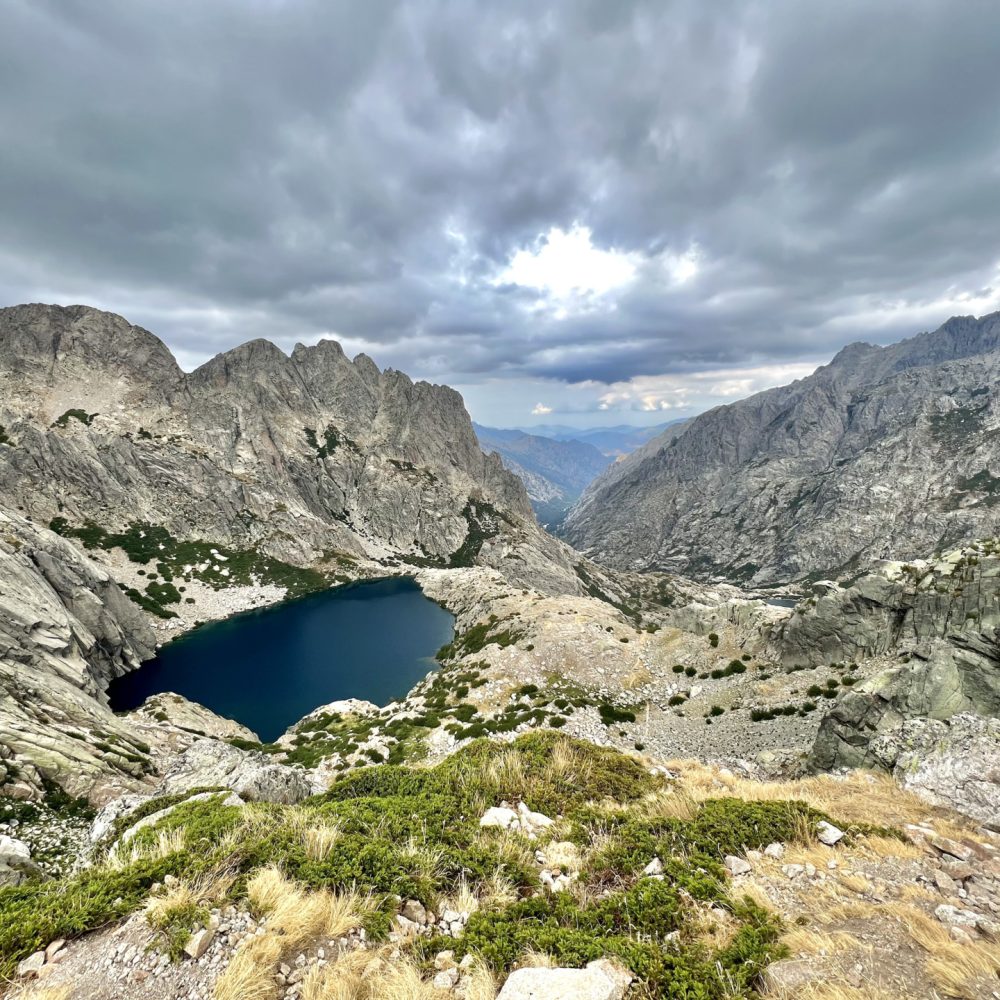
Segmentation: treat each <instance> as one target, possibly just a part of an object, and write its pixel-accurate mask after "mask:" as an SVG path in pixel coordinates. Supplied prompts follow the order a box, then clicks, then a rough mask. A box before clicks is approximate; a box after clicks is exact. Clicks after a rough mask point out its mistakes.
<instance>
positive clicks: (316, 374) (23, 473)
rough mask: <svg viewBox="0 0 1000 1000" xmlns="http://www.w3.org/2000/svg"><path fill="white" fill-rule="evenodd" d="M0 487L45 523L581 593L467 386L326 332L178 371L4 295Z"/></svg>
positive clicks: (71, 317)
mask: <svg viewBox="0 0 1000 1000" xmlns="http://www.w3.org/2000/svg"><path fill="white" fill-rule="evenodd" d="M0 426H2V427H3V436H2V437H0V441H5V442H6V444H5V445H3V444H0V498H4V499H6V500H7V502H9V503H10V504H11V505H12V506H15V507H16V508H18V509H20V510H22V511H24V512H25V513H27V514H30V515H31V516H32V517H33V518H34V519H35V520H36V521H38V522H41V523H48V522H49V521H50V520H51V519H52V518H53V517H56V516H59V517H61V518H63V519H65V522H66V523H67V524H68V525H69V526H70V528H74V527H76V526H79V525H81V524H84V523H85V522H87V521H94V522H96V523H97V524H99V525H100V526H102V527H105V528H107V529H109V530H111V529H118V530H120V529H121V528H124V527H126V526H127V525H128V524H130V523H137V522H145V523H150V524H155V525H162V526H164V527H166V528H167V529H168V530H169V531H170V532H171V533H172V534H173V535H175V536H176V537H178V538H181V539H187V538H201V539H206V540H211V541H218V542H220V543H225V544H227V545H230V546H233V547H235V548H238V549H241V550H245V549H255V550H259V551H260V552H262V553H265V554H266V555H268V556H272V557H275V558H278V559H281V560H284V561H287V562H290V563H293V564H296V565H300V566H310V565H316V564H317V563H318V562H320V561H321V560H322V559H323V558H324V556H327V557H329V556H331V555H342V556H353V557H361V558H367V559H377V560H383V561H388V562H400V561H401V562H406V561H412V562H415V563H417V564H420V565H427V564H431V565H443V566H444V565H449V564H452V563H455V562H456V560H458V561H461V562H462V563H463V564H472V563H481V564H486V565H494V566H497V567H498V568H500V569H501V570H502V571H504V572H507V573H509V574H510V577H511V579H512V580H513V581H515V582H517V583H521V584H522V585H529V584H538V585H540V586H542V587H544V588H548V589H556V590H560V589H561V590H564V591H569V592H575V591H576V590H577V588H578V583H577V581H576V577H575V576H574V574H573V572H572V568H571V565H572V557H571V556H570V555H569V554H568V552H567V550H566V549H565V547H564V546H561V545H559V544H558V543H556V542H554V541H553V540H551V539H549V538H547V537H546V536H544V534H543V533H542V532H541V531H540V529H539V528H538V526H537V523H536V522H535V520H534V517H533V515H532V512H531V507H530V504H529V501H528V498H527V495H526V494H525V491H524V488H523V486H522V485H521V483H520V482H519V481H518V479H517V478H516V477H515V476H514V475H512V474H511V473H509V472H507V471H506V470H505V469H504V468H503V467H502V465H501V463H500V460H499V459H498V458H497V457H496V456H486V455H484V454H483V453H482V452H481V450H480V448H479V446H478V442H477V440H476V436H475V433H474V431H473V429H472V424H471V421H470V420H469V417H468V414H467V413H466V411H465V408H464V406H463V403H462V399H461V397H460V396H459V395H458V393H456V392H454V391H453V390H452V389H449V388H447V387H444V386H433V385H429V384H427V383H425V382H416V383H414V382H413V381H411V380H410V379H409V378H408V377H407V376H406V375H403V374H402V373H400V372H396V371H391V370H390V371H386V372H380V371H379V370H378V368H377V367H376V366H375V364H374V363H373V362H372V361H371V360H370V359H369V358H367V357H365V356H364V355H361V356H359V357H358V358H356V359H354V361H351V360H349V359H348V358H347V357H345V355H344V353H343V351H342V350H341V348H340V346H339V345H338V344H336V343H334V342H332V341H324V342H322V343H320V344H318V345H317V346H315V347H303V346H301V345H300V346H298V347H297V348H296V349H295V351H294V352H293V353H292V355H291V357H287V356H286V355H284V354H283V353H282V352H281V351H280V350H279V349H278V348H276V347H275V346H273V345H272V344H270V343H268V342H266V341H253V342H251V343H247V344H244V345H242V346H240V347H238V348H236V349H234V350H232V351H229V352H227V353H225V354H222V355H219V356H218V357H216V358H214V359H213V360H211V361H210V362H208V363H207V364H205V365H203V366H202V367H201V368H199V369H198V370H197V371H195V372H193V373H191V374H185V373H184V372H182V371H181V370H180V369H179V367H178V366H177V364H176V362H175V361H174V359H173V358H172V356H171V355H170V352H169V351H168V350H167V348H166V347H165V346H164V345H163V344H162V343H161V342H160V341H159V340H158V339H157V338H156V337H155V336H153V335H152V334H151V333H149V332H148V331H146V330H143V329H141V328H139V327H135V326H132V325H131V324H129V323H128V322H127V321H125V320H124V319H122V318H121V317H118V316H114V315H111V314H108V313H103V312H99V311H97V310H94V309H89V308H87V307H83V306H73V307H69V308H61V307H56V306H40V305H31V306H18V307H14V308H10V309H3V310H0Z"/></svg>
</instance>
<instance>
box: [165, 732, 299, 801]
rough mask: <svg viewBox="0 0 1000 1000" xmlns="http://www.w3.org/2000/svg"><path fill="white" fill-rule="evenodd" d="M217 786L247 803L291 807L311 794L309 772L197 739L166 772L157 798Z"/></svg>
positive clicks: (260, 755) (253, 753) (226, 744)
mask: <svg viewBox="0 0 1000 1000" xmlns="http://www.w3.org/2000/svg"><path fill="white" fill-rule="evenodd" d="M215 785H218V786H219V787H221V788H229V789H231V790H232V791H234V792H236V794H237V795H239V796H240V798H242V799H244V800H246V801H248V802H280V803H284V804H286V805H290V804H292V803H295V802H301V801H302V800H303V799H305V798H307V797H308V796H309V795H310V794H311V791H312V789H311V786H310V783H309V778H308V776H307V775H306V773H305V772H304V771H303V770H301V769H300V768H295V767H289V766H287V765H285V764H278V763H275V762H274V761H273V760H272V759H271V758H270V757H268V755H267V754H264V753H257V752H255V751H248V750H239V749H237V748H236V747H233V746H230V745H229V744H228V743H220V742H218V741H216V740H198V741H197V742H195V743H192V744H191V746H190V747H188V748H187V750H185V751H184V753H183V754H181V756H180V757H179V758H178V759H177V761H176V762H175V763H174V764H173V765H172V766H171V768H170V770H169V771H167V773H166V775H165V776H164V778H163V780H162V781H161V782H160V784H159V786H158V787H157V789H156V792H155V794H157V795H175V794H177V793H178V792H187V791H190V790H191V789H193V788H199V787H202V788H204V787H205V786H209V787H211V786H215Z"/></svg>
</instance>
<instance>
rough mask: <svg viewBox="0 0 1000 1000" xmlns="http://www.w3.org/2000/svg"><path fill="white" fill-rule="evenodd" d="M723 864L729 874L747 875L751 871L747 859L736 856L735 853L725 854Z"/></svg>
mask: <svg viewBox="0 0 1000 1000" xmlns="http://www.w3.org/2000/svg"><path fill="white" fill-rule="evenodd" d="M724 864H725V866H726V871H728V872H729V874H730V875H749V874H750V872H751V871H753V869H752V867H751V866H750V863H749V862H748V861H744V860H743V858H738V857H736V855H735V854H727V855H726V859H725V861H724Z"/></svg>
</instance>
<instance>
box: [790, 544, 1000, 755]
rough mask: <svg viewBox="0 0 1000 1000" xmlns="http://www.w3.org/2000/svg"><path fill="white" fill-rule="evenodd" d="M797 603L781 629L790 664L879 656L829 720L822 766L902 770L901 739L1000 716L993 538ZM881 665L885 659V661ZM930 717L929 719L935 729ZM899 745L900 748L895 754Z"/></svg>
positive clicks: (999, 592)
mask: <svg viewBox="0 0 1000 1000" xmlns="http://www.w3.org/2000/svg"><path fill="white" fill-rule="evenodd" d="M821 589H822V593H820V594H819V595H817V596H816V597H813V598H810V599H807V600H805V601H803V602H802V603H800V604H799V606H798V607H797V608H795V610H794V611H793V612H792V614H791V615H790V616H789V617H787V618H786V619H785V620H784V621H783V622H781V623H779V624H778V625H777V626H775V628H774V632H773V640H774V646H775V652H776V655H777V657H778V658H780V659H781V661H782V662H783V663H784V664H785V665H786V666H788V667H791V668H797V667H804V666H814V665H818V664H821V663H825V662H836V661H840V662H844V661H847V660H865V659H871V658H880V660H881V662H884V663H885V664H886V665H885V668H884V669H883V670H881V671H879V672H877V673H875V674H874V675H872V676H870V677H869V678H868V679H867V680H865V681H864V682H862V683H860V684H858V685H856V686H855V687H854V688H853V689H851V690H849V691H847V692H846V693H845V694H843V695H842V696H841V697H840V699H839V700H838V701H837V703H836V704H835V705H834V706H833V708H832V709H831V711H830V712H829V713H828V714H827V715H826V717H825V718H824V719H823V721H822V723H821V725H820V729H819V733H818V735H817V738H816V743H815V746H814V748H813V753H812V759H813V762H814V763H815V765H816V766H818V767H820V768H834V767H880V768H886V769H892V768H894V767H896V764H897V758H898V757H899V748H898V747H896V743H895V741H896V740H897V739H898V738H899V736H900V734H902V733H908V732H911V729H910V728H908V727H910V725H911V722H914V720H916V723H915V724H916V726H917V728H916V729H914V730H912V731H913V732H918V731H920V726H923V725H925V724H927V725H929V724H930V722H934V723H946V722H948V720H950V719H952V718H953V717H955V716H958V715H959V714H960V713H970V714H972V715H974V716H978V717H983V718H988V717H991V716H996V715H1000V556H998V553H997V547H996V544H995V543H994V542H992V541H989V542H981V543H977V544H975V545H973V546H969V547H966V548H963V549H959V550H956V551H954V552H949V553H947V554H945V555H944V556H942V557H941V558H940V559H938V560H936V561H934V562H923V561H918V562H915V563H912V564H906V565H902V564H898V563H882V564H880V565H879V566H878V567H877V572H873V573H871V574H869V575H868V576H865V577H863V578H862V579H860V580H858V581H857V582H856V583H854V584H853V585H851V586H849V587H847V588H844V589H841V588H838V587H834V586H831V585H826V586H824V587H823V588H821ZM876 662H879V660H878V659H877V660H876ZM928 720H930V722H928ZM894 747H895V749H894Z"/></svg>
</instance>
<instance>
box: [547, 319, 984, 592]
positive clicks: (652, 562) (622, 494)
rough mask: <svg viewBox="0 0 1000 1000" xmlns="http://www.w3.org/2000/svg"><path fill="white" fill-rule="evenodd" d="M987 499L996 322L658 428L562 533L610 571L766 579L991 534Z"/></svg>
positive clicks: (946, 333)
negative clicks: (661, 430) (651, 439)
mask: <svg viewBox="0 0 1000 1000" xmlns="http://www.w3.org/2000/svg"><path fill="white" fill-rule="evenodd" d="M995 473H996V475H995ZM998 500H1000V314H994V315H992V316H986V317H983V318H982V319H979V320H976V319H973V318H971V317H961V318H957V319H953V320H949V322H948V323H946V324H945V325H944V326H943V327H941V328H940V329H939V330H937V331H934V332H933V333H927V334H922V335H920V336H918V337H914V338H912V339H911V340H908V341H903V342H901V343H899V344H895V345H892V346H891V347H887V348H877V347H871V346H869V345H866V344H855V345H852V346H851V347H848V348H845V349H844V350H843V351H842V352H841V353H840V354H838V355H837V357H836V358H834V360H833V361H832V362H831V363H830V364H829V365H827V366H825V367H823V368H820V369H819V370H817V371H816V372H815V373H814V374H813V375H811V376H809V377H808V378H806V379H802V380H800V381H798V382H795V383H793V384H791V385H788V386H784V387H782V388H779V389H772V390H768V391H767V392H763V393H759V394H757V395H755V396H752V397H750V398H748V399H745V400H741V401H740V402H738V403H735V404H733V405H731V406H723V407H719V408H717V409H714V410H711V411H709V412H708V413H704V414H702V415H701V416H699V417H697V418H695V419H693V420H691V421H690V422H689V423H687V424H685V425H683V426H682V427H680V428H669V429H668V430H667V431H665V432H664V434H662V435H661V436H660V437H659V438H657V439H656V440H655V441H654V442H651V443H650V444H649V445H647V446H645V447H644V448H643V449H641V450H640V452H637V453H636V454H635V455H633V456H630V457H629V458H628V459H626V460H625V461H623V462H621V463H618V464H617V465H615V466H612V467H611V468H610V469H609V470H608V471H607V472H606V473H605V474H604V475H603V476H602V477H600V478H599V479H598V480H597V481H596V482H595V483H594V484H593V485H592V486H591V488H590V489H589V490H588V491H587V492H586V493H585V494H584V496H583V497H582V498H581V500H580V502H579V503H578V504H577V505H576V507H575V508H574V509H573V510H572V511H571V512H570V514H569V516H568V517H567V520H566V522H565V525H564V532H563V533H564V535H565V537H566V538H567V539H568V540H569V541H570V542H571V543H572V544H574V545H576V546H577V547H578V548H580V549H581V550H583V551H584V552H586V553H587V554H588V555H590V556H592V557H594V558H596V559H597V560H598V561H601V562H604V563H606V564H608V565H610V566H616V567H628V568H640V569H669V570H675V571H678V572H684V573H687V574H689V575H692V576H695V577H700V578H712V577H719V576H721V577H726V578H728V579H731V580H734V581H743V582H753V583H754V584H769V583H779V582H787V581H789V580H795V579H802V578H809V577H812V578H816V577H818V576H823V575H829V574H832V573H836V572H838V571H848V570H850V569H851V568H852V567H854V566H855V565H860V564H862V563H864V562H866V561H868V560H870V559H871V558H878V557H880V556H882V555H883V554H885V553H886V552H887V551H888V553H890V554H891V555H892V557H893V558H900V559H908V558H913V557H916V556H918V555H921V554H924V553H927V552H932V551H934V550H935V549H940V548H943V547H945V546H949V545H955V544H960V543H961V542H963V541H966V540H969V539H972V538H977V537H983V536H988V535H991V534H993V533H994V532H995V531H996V530H997V526H998V525H1000V503H998Z"/></svg>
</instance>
